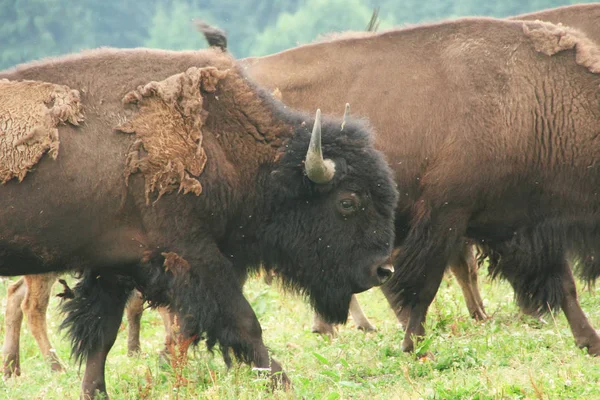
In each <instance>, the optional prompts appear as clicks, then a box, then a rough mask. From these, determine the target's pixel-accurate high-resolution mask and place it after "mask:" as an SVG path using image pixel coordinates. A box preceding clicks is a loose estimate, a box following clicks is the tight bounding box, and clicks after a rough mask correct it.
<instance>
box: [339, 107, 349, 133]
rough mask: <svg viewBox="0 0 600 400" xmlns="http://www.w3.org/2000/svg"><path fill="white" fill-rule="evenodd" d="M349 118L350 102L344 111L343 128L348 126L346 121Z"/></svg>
mask: <svg viewBox="0 0 600 400" xmlns="http://www.w3.org/2000/svg"><path fill="white" fill-rule="evenodd" d="M348 118H350V103H346V110H345V111H344V119H343V120H342V129H340V130H341V131H343V130H344V126H346V122H348Z"/></svg>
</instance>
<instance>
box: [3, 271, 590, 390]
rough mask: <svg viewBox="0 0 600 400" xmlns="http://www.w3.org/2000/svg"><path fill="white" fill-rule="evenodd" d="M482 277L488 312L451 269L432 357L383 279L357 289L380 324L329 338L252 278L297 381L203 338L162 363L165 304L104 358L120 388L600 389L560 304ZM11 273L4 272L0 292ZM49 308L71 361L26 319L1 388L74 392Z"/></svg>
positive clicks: (434, 321)
mask: <svg viewBox="0 0 600 400" xmlns="http://www.w3.org/2000/svg"><path fill="white" fill-rule="evenodd" d="M482 283H483V284H482V291H483V297H484V299H485V303H486V306H487V311H488V313H489V314H491V315H492V318H491V319H490V320H489V321H486V322H475V321H473V320H471V318H469V316H468V315H467V311H466V307H465V305H464V301H463V298H462V294H461V292H460V289H459V287H458V285H457V284H456V281H455V280H454V279H453V278H450V277H447V278H446V279H445V280H444V282H443V283H442V287H441V289H440V292H439V293H438V296H437V298H436V300H435V302H434V303H433V305H432V307H431V310H430V313H429V319H428V326H427V332H428V336H427V338H426V340H425V341H424V344H423V346H422V348H421V351H423V352H426V351H429V352H430V353H431V355H432V357H430V358H423V359H418V358H416V357H415V356H413V355H407V354H404V353H402V351H401V350H400V343H401V339H402V334H403V332H402V330H401V329H400V328H399V327H398V324H397V323H396V320H395V318H394V316H393V314H392V312H391V310H390V309H389V307H388V305H387V302H386V301H385V299H384V297H383V295H382V294H381V292H380V291H379V290H377V289H376V290H371V291H369V292H367V293H364V294H361V295H359V300H360V302H361V303H362V305H363V308H364V310H365V313H366V314H367V315H368V316H369V318H370V319H371V321H372V322H373V323H374V324H375V325H376V326H377V328H378V331H377V332H373V333H367V334H365V333H363V332H360V331H357V330H355V329H354V327H353V323H352V321H349V323H348V324H347V325H346V326H343V327H341V328H340V331H339V335H338V336H337V337H336V338H334V339H329V338H327V337H322V336H317V335H315V334H312V333H311V332H310V328H311V323H312V312H311V310H310V309H309V307H308V306H306V305H305V303H304V302H303V301H302V299H300V298H298V297H297V296H295V295H292V294H286V293H283V292H282V291H281V290H280V289H279V288H278V287H277V286H276V285H275V286H272V287H269V286H266V285H265V284H264V283H263V282H262V280H260V279H258V278H253V279H250V280H249V282H248V284H247V285H246V295H247V297H248V299H249V300H250V302H251V303H252V305H253V307H254V310H255V311H256V313H257V315H258V317H259V319H260V321H261V324H262V326H263V331H264V339H265V343H266V344H267V346H269V347H270V348H271V350H272V352H273V354H274V355H275V358H276V359H278V360H279V361H280V362H281V364H282V365H283V367H284V369H285V370H286V372H287V374H288V376H289V377H290V378H291V379H292V382H293V385H294V387H293V391H291V392H289V393H283V392H275V393H271V392H269V391H268V390H266V387H267V383H268V382H267V380H266V379H265V378H263V377H261V376H259V375H257V372H256V371H252V369H251V368H249V367H248V366H245V365H236V366H234V367H233V368H232V369H231V370H230V371H227V370H226V368H225V365H224V363H223V361H222V359H221V356H220V354H219V353H218V352H217V351H215V354H214V355H211V354H210V353H208V352H207V351H206V349H205V348H204V345H203V344H201V345H200V346H199V347H198V348H197V349H196V350H194V351H190V357H189V362H188V364H187V365H186V366H185V367H183V370H182V372H181V373H180V374H178V373H176V371H174V370H173V369H172V368H171V367H169V366H161V365H159V362H158V351H159V350H160V349H161V347H162V343H163V334H164V331H163V327H162V322H161V319H160V316H159V315H158V313H157V312H154V311H147V312H146V313H145V314H144V317H143V322H142V324H143V325H142V354H141V355H139V356H137V357H127V355H126V353H127V348H126V347H127V346H126V326H125V323H124V324H123V326H122V331H121V334H120V335H119V338H118V340H117V343H116V344H115V346H114V347H113V350H112V352H111V354H110V355H109V358H108V364H107V385H108V390H109V394H110V395H111V397H112V398H113V399H115V400H117V399H267V398H269V399H270V398H275V399H300V398H304V399H327V400H334V399H558V398H563V399H576V398H578V399H600V384H599V381H600V359H597V358H591V357H589V356H588V355H587V354H586V353H585V351H583V350H579V349H577V348H576V347H575V345H574V341H573V338H572V336H571V332H570V330H569V327H568V325H567V323H566V320H565V318H564V316H563V315H562V313H561V314H559V315H557V316H554V317H553V316H551V315H548V316H546V317H545V322H544V321H538V320H535V319H532V318H529V317H526V316H523V315H521V314H520V313H519V311H518V309H517V307H516V306H515V305H514V303H513V293H512V290H511V289H510V286H508V285H507V284H506V283H504V282H489V280H488V278H487V277H485V276H484V275H483V274H482ZM7 285H8V281H3V282H1V283H0V296H2V298H4V295H5V293H6V287H7ZM58 290H59V288H58V285H57V286H56V287H55V291H58ZM580 300H581V303H582V306H583V309H584V310H585V311H586V312H587V314H588V316H589V318H590V321H591V323H592V324H593V325H594V326H595V327H600V296H594V293H593V292H589V291H585V292H581V291H580ZM50 308H51V310H50V315H49V325H50V329H51V340H52V341H53V344H54V346H55V347H56V350H57V352H58V354H59V355H60V357H61V358H62V360H63V362H64V363H65V364H66V365H67V369H68V370H67V372H64V373H58V374H57V373H52V372H50V369H49V367H47V365H46V364H45V362H44V360H43V359H42V358H41V356H40V355H39V351H38V349H37V346H36V344H35V341H34V340H33V338H32V337H31V335H30V334H29V331H28V329H27V328H26V326H24V329H23V336H22V341H21V369H22V376H21V377H19V378H16V379H9V380H7V381H3V382H0V398H2V399H15V400H16V399H44V400H46V399H48V400H51V399H60V400H66V399H77V398H78V395H79V387H80V380H81V375H82V373H83V369H82V370H81V371H79V370H78V368H77V366H75V365H74V364H73V363H71V362H70V361H69V348H68V343H67V341H66V340H64V339H63V338H62V335H61V333H60V332H58V325H59V323H60V320H61V318H60V315H59V313H58V299H57V298H53V299H52V302H51V306H50ZM3 318H4V316H3V315H2V316H1V317H0V322H1V323H2V327H4V319H3ZM24 325H25V324H24ZM2 329H3V328H2ZM2 337H4V335H3V334H2Z"/></svg>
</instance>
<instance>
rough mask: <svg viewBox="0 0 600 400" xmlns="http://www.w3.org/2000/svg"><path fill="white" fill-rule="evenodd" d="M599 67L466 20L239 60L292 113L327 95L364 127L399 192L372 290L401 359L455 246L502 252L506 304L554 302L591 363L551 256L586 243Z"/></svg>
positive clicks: (529, 33)
mask: <svg viewBox="0 0 600 400" xmlns="http://www.w3.org/2000/svg"><path fill="white" fill-rule="evenodd" d="M316 54H319V63H314V62H313V61H312V60H313V59H314V58H313V56H314V55H316ZM599 60H600V55H599V50H598V47H597V46H596V45H595V44H594V43H593V42H592V41H590V40H589V39H588V38H586V37H585V35H584V34H582V33H580V32H579V31H577V30H574V29H571V28H568V27H561V26H556V25H552V24H548V23H541V22H519V21H506V20H496V19H489V18H472V19H461V20H457V21H447V22H442V23H437V24H430V25H422V26H416V27H411V28H408V29H402V30H392V31H388V32H383V33H378V34H370V33H369V34H366V33H357V34H352V33H350V34H342V35H339V36H338V37H336V38H333V39H329V40H326V41H324V42H321V43H314V44H310V45H306V46H301V47H299V48H295V49H291V50H287V51H284V52H281V53H278V54H274V55H271V56H266V57H259V58H249V59H246V60H244V61H243V63H244V65H245V66H246V69H247V71H248V73H249V75H250V76H252V77H253V78H254V79H255V80H257V81H258V82H259V83H261V84H262V85H264V86H266V87H269V88H271V89H272V90H276V91H277V92H278V93H280V94H281V96H282V99H283V101H284V102H286V103H287V104H290V105H291V106H293V107H298V108H302V109H310V108H312V107H314V106H315V101H314V99H320V100H323V102H322V103H321V105H323V108H324V109H326V110H327V111H330V112H334V110H333V109H332V107H333V100H334V99H340V98H341V99H343V100H344V101H347V102H350V103H352V104H353V105H354V104H356V106H355V107H354V106H353V108H354V110H355V112H356V114H359V115H363V116H368V117H369V119H370V120H371V121H372V122H373V124H374V125H375V127H376V129H377V136H376V146H377V147H378V148H380V149H382V150H383V151H384V152H385V153H386V155H387V157H388V159H389V160H390V162H391V165H392V168H393V169H394V172H395V176H396V182H397V183H398V188H399V190H400V203H399V207H398V209H397V213H396V221H395V223H396V237H397V244H398V245H399V250H400V254H399V258H398V261H397V263H396V273H395V274H394V277H393V278H392V280H391V281H390V282H389V283H388V284H386V285H385V286H384V287H383V289H384V293H385V294H386V297H387V298H388V300H389V302H390V304H391V306H392V308H393V309H394V310H396V312H398V313H400V312H401V311H402V310H404V311H405V315H407V316H408V315H409V316H410V317H409V321H408V326H407V329H406V334H405V339H404V343H403V348H404V349H405V350H412V349H413V340H412V337H413V336H414V335H416V336H422V335H423V334H424V328H423V323H424V321H425V315H426V312H427V309H428V307H429V304H430V303H431V301H432V300H433V297H434V296H435V293H436V291H437V288H438V286H439V283H440V281H441V277H442V275H443V272H444V270H445V269H446V266H447V265H453V264H457V263H461V264H463V265H464V264H465V260H464V259H465V257H464V254H465V240H467V241H470V242H471V243H473V242H474V243H486V244H487V245H488V248H494V249H496V250H498V251H502V252H503V253H504V257H505V259H510V260H511V263H513V262H514V263H515V264H514V265H515V266H518V270H517V271H516V272H513V271H514V270H513V271H509V270H508V269H504V268H500V269H499V270H497V271H496V273H497V274H500V275H501V276H505V277H507V278H508V279H509V281H511V283H512V284H513V286H514V287H515V290H516V291H517V293H516V295H517V299H518V300H519V301H520V304H521V305H524V306H525V307H524V308H526V309H535V310H536V311H538V312H543V311H546V310H548V308H557V307H562V309H563V310H564V311H565V313H566V315H567V318H568V320H569V324H570V326H571V328H572V330H573V333H574V336H575V339H576V342H577V344H578V345H580V346H585V347H588V349H589V351H590V353H592V354H598V353H600V339H599V338H598V336H597V334H596V333H595V331H594V330H593V329H592V328H591V326H590V325H589V323H588V322H587V319H586V318H585V315H584V314H583V312H582V311H581V309H580V307H579V305H578V301H577V296H576V293H575V287H574V283H573V278H572V276H571V272H570V269H569V267H568V265H566V263H565V255H566V254H565V252H566V249H567V248H569V249H581V247H582V246H583V245H582V244H581V242H583V241H585V240H584V239H583V238H584V237H590V236H593V235H594V232H593V230H594V229H595V225H593V224H592V223H591V222H590V221H595V218H596V211H597V205H598V203H597V200H596V199H595V189H594V188H595V182H596V179H598V178H600V176H598V175H596V174H595V173H596V169H595V168H594V166H595V162H596V161H595V160H597V157H599V156H600V154H596V153H595V152H594V148H595V142H594V140H595V138H596V137H597V135H598V133H599V129H600V128H599V126H600V124H599V121H598V117H599V115H598V114H599V113H600V110H598V106H597V105H598V100H599V98H600V94H599V92H598V85H599V84H600V76H599V75H597V72H599V70H600V61H599ZM375 88H380V90H377V89H375ZM365 100H366V101H365ZM338 112H339V111H338ZM584 220H585V221H587V222H586V223H585V224H584V223H583V221H584ZM580 230H583V231H587V232H586V233H585V234H583V233H582V234H579V235H575V234H573V233H574V232H575V231H580ZM550 231H552V232H555V233H556V235H555V236H553V238H552V240H551V241H550V238H548V237H547V236H544V235H546V234H548V232H550ZM567 232H569V233H570V234H569V235H567ZM515 237H516V238H518V239H519V240H522V241H523V242H518V241H517V242H514V243H513V241H515ZM569 237H570V238H571V239H573V240H575V243H571V241H570V240H569ZM542 238H544V240H542ZM577 238H581V240H576V239H577ZM511 243H512V244H513V245H512V246H511V245H510V244H511ZM526 243H529V245H527V244H526ZM532 243H535V246H533V244H532ZM550 247H554V248H556V250H555V249H554V248H553V249H550ZM509 248H510V249H512V252H511V253H510V254H511V257H508V254H509V251H508V249H509ZM582 251H583V250H582ZM550 260H552V262H551V263H550ZM534 261H535V262H534ZM544 263H546V264H545V266H544V267H542V265H544ZM502 265H504V266H506V265H507V264H506V263H502ZM594 271H596V272H594ZM583 272H584V278H585V279H593V278H595V276H596V274H597V270H594V269H587V270H586V271H583ZM508 275H510V277H509V276H508ZM517 281H518V282H517ZM534 281H535V284H533V282H534ZM523 299H529V300H528V302H529V304H525V302H524V301H523Z"/></svg>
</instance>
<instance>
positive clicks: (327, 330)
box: [312, 324, 337, 337]
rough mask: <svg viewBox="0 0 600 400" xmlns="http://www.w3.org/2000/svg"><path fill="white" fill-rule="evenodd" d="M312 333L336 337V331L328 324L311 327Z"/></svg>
mask: <svg viewBox="0 0 600 400" xmlns="http://www.w3.org/2000/svg"><path fill="white" fill-rule="evenodd" d="M312 333H318V334H320V335H327V336H330V337H335V336H336V335H337V330H336V329H335V327H334V326H333V325H330V324H320V325H314V326H313V327H312Z"/></svg>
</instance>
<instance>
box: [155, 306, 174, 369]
mask: <svg viewBox="0 0 600 400" xmlns="http://www.w3.org/2000/svg"><path fill="white" fill-rule="evenodd" d="M158 312H159V313H160V316H161V317H162V320H163V325H164V326H165V347H164V348H163V349H162V350H161V351H160V355H159V360H160V362H161V363H163V364H167V365H168V364H169V359H170V357H171V355H172V354H171V349H172V348H173V346H174V345H175V340H174V337H173V324H174V323H175V314H173V313H172V312H170V311H169V309H168V308H167V307H159V308H158Z"/></svg>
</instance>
